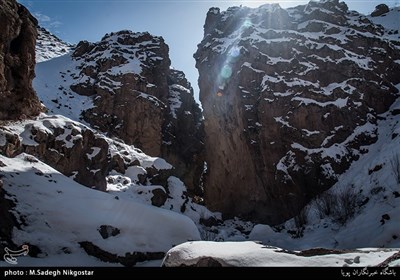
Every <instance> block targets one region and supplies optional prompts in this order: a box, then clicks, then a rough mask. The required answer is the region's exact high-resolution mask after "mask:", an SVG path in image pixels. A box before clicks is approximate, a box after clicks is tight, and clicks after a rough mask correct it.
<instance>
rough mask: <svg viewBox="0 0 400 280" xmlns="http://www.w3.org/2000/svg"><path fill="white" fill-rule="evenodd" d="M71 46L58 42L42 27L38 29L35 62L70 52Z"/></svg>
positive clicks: (57, 39)
mask: <svg viewBox="0 0 400 280" xmlns="http://www.w3.org/2000/svg"><path fill="white" fill-rule="evenodd" d="M72 47H73V46H72V45H71V44H68V43H66V42H64V41H62V40H60V39H59V38H58V37H57V36H55V35H53V34H51V33H50V32H49V31H47V30H46V29H44V28H42V27H38V38H37V41H36V62H43V61H47V60H50V59H52V58H54V57H58V56H62V55H64V54H67V53H68V52H70V51H71V49H72Z"/></svg>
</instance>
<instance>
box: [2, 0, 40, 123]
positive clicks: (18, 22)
mask: <svg viewBox="0 0 400 280" xmlns="http://www.w3.org/2000/svg"><path fill="white" fill-rule="evenodd" d="M36 25H37V20H36V19H35V18H34V17H33V16H32V15H31V14H30V13H29V11H28V10H27V9H26V8H25V7H24V6H22V5H20V4H18V3H16V2H15V1H1V3H0V26H1V29H2V30H1V32H0V99H1V101H2V102H1V104H0V119H1V120H10V119H18V118H23V117H26V116H34V115H38V114H39V113H40V111H41V110H42V106H41V104H40V102H39V100H38V99H37V97H36V95H35V92H34V90H33V88H32V79H33V77H34V76H35V72H34V65H35V42H36V34H37V33H36V32H37V31H36Z"/></svg>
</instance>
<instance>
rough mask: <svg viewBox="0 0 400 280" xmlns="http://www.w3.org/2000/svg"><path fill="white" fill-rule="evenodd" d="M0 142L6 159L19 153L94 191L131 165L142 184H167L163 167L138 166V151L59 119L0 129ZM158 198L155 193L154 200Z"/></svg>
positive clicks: (32, 121) (61, 118) (45, 118)
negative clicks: (139, 174)
mask: <svg viewBox="0 0 400 280" xmlns="http://www.w3.org/2000/svg"><path fill="white" fill-rule="evenodd" d="M0 139H1V144H0V153H1V154H3V155H5V156H7V157H15V156H17V155H19V154H21V153H27V154H30V155H34V156H36V157H37V158H39V159H40V160H41V161H43V162H45V163H46V164H48V165H50V166H52V167H53V168H54V169H56V170H58V171H59V172H61V173H63V174H64V175H66V176H71V177H73V178H74V180H75V181H76V182H78V183H80V184H82V185H84V186H87V187H90V188H94V189H97V190H101V191H106V187H107V182H106V180H107V176H108V175H109V173H110V172H111V171H112V170H115V171H117V172H121V173H125V171H126V170H127V169H128V168H130V167H132V166H135V167H137V168H138V169H140V170H141V173H142V174H141V178H142V183H144V182H145V181H147V180H149V182H152V180H153V177H157V179H158V182H157V183H158V184H162V185H167V178H168V176H166V175H165V176H164V177H166V178H164V177H163V176H162V174H163V168H155V167H154V166H153V165H151V164H150V165H148V164H147V165H145V164H143V165H144V167H141V165H142V163H141V162H140V161H139V160H138V153H139V154H140V153H141V151H139V150H137V149H135V148H133V147H129V146H127V145H124V144H123V143H119V142H118V141H113V140H111V139H108V138H106V137H104V136H102V135H101V134H98V133H96V132H95V131H93V130H92V129H90V128H88V127H86V126H84V125H82V124H80V123H77V122H73V121H71V120H70V119H67V118H64V117H61V116H40V117H39V118H37V119H36V120H26V121H24V122H22V123H15V124H13V125H9V126H7V127H1V128H0ZM159 169H160V170H159ZM167 169H169V167H168V168H167ZM164 173H168V174H170V173H171V172H169V171H168V172H167V171H164ZM156 190H157V189H156ZM154 195H155V194H154ZM159 196H160V194H157V196H155V197H154V199H157V198H158V197H159ZM158 200H159V199H158ZM164 201H165V200H164ZM161 205H162V204H161V203H159V205H158V206H161Z"/></svg>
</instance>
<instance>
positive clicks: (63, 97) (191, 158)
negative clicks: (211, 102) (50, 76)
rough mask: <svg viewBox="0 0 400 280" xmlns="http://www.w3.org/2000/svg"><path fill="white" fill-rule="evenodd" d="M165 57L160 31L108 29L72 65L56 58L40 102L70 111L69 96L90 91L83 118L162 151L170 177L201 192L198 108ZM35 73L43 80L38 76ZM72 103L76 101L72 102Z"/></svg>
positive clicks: (149, 150)
mask: <svg viewBox="0 0 400 280" xmlns="http://www.w3.org/2000/svg"><path fill="white" fill-rule="evenodd" d="M53 63H54V61H53ZM64 64H65V63H64ZM170 64H171V62H170V59H169V55H168V46H167V45H166V44H165V42H164V40H163V38H161V37H157V36H153V35H151V34H149V33H134V32H132V31H127V30H125V31H120V32H116V33H110V34H106V35H105V36H104V37H103V38H102V39H101V41H99V42H97V43H90V42H87V41H82V42H80V43H79V44H78V45H77V46H76V48H75V49H74V51H73V54H72V57H71V62H70V65H67V66H65V65H62V66H63V67H64V68H63V69H60V73H59V75H58V76H59V77H56V78H57V79H59V80H60V82H61V84H60V85H57V88H56V89H55V91H56V94H55V96H54V99H53V100H52V101H51V102H47V103H46V106H47V107H48V108H49V111H50V112H51V113H64V111H62V110H65V109H66V108H67V109H68V108H69V109H70V110H71V111H73V110H75V108H73V107H74V105H71V104H70V102H71V100H78V99H79V98H80V99H82V98H83V97H88V98H89V99H90V100H91V101H90V102H92V103H93V104H92V106H88V107H86V108H83V109H82V111H81V112H80V118H81V119H82V120H84V121H86V122H87V123H89V124H90V125H91V126H92V127H93V128H94V129H96V130H98V131H101V132H102V133H106V134H107V136H109V137H117V138H119V139H121V140H123V141H124V142H125V143H126V144H128V145H134V146H135V147H137V148H139V149H141V150H143V151H144V152H145V153H146V154H149V155H151V156H161V157H163V158H165V159H166V160H167V161H168V162H170V163H171V164H172V165H174V167H175V169H174V175H175V176H178V177H180V178H182V179H183V180H184V182H185V184H186V185H187V186H188V187H189V189H190V190H191V191H192V192H193V193H201V190H200V189H199V188H198V186H199V181H200V176H201V174H202V172H203V156H202V151H203V138H204V135H203V134H204V133H203V125H202V115H201V110H200V108H199V106H198V104H197V103H196V102H195V100H194V98H193V89H192V87H191V85H190V83H189V82H188V81H187V80H186V78H185V75H184V74H183V72H181V71H178V70H174V69H171V68H170ZM41 66H42V65H41ZM39 73H41V72H39ZM56 78H55V79H56ZM37 80H38V83H40V81H42V82H43V83H46V86H47V81H46V80H45V79H44V78H42V77H41V76H39V77H38V79H37ZM46 86H45V85H42V86H41V87H42V88H46ZM44 98H46V97H43V99H44ZM44 102H46V101H44ZM81 103H83V102H81ZM75 106H81V104H79V102H77V101H76V105H75Z"/></svg>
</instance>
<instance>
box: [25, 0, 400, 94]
mask: <svg viewBox="0 0 400 280" xmlns="http://www.w3.org/2000/svg"><path fill="white" fill-rule="evenodd" d="M18 2H20V3H21V4H23V5H25V6H26V7H28V9H29V10H30V11H31V13H32V14H34V15H35V16H36V18H38V20H39V24H40V25H41V26H43V27H45V28H47V29H48V30H49V31H50V32H52V33H54V34H56V35H57V36H58V37H60V39H63V40H64V41H67V42H70V43H77V42H79V41H80V40H88V41H92V42H96V41H98V40H100V39H101V37H103V35H104V34H105V33H108V32H112V31H118V30H121V29H130V30H133V31H148V32H150V33H151V34H154V35H159V36H163V37H164V39H165V41H166V43H167V44H168V45H169V48H170V57H171V61H172V66H173V67H175V68H177V69H179V70H183V71H184V72H185V74H186V76H187V77H188V79H189V81H190V82H191V83H192V86H193V88H194V90H195V94H196V95H197V94H198V87H197V77H198V73H197V69H195V66H194V65H195V61H194V59H193V53H194V52H195V51H196V49H197V44H198V43H200V41H201V39H202V37H203V25H204V21H205V16H206V13H207V11H208V9H209V8H210V7H220V8H221V9H222V10H225V9H226V8H228V7H230V6H238V5H244V6H250V7H257V6H260V5H262V4H265V3H279V4H280V5H281V6H282V7H284V8H286V7H292V6H296V5H300V4H305V3H307V2H308V1H304V0H297V1H293V0H283V1H282V0H281V1H279V0H275V1H268V0H267V1H262V0H253V1H239V0H238V1H228V0H224V1H223V0H221V1H208V0H147V1H144V0H142V1H138V0H83V1H82V0H19V1H18ZM345 2H346V3H347V5H348V6H349V8H350V9H352V10H357V11H359V12H362V13H364V14H369V13H371V12H372V11H373V10H374V7H375V6H376V5H378V4H380V3H385V4H387V5H388V6H394V5H398V4H399V2H400V1H399V0H378V1H375V0H367V1H360V0H347V1H345Z"/></svg>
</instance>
